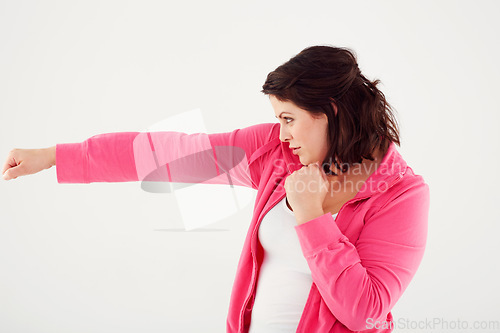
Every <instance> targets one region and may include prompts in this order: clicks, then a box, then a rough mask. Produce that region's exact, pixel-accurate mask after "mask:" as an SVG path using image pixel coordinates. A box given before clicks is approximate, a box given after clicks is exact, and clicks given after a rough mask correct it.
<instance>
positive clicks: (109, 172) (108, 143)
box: [56, 123, 276, 189]
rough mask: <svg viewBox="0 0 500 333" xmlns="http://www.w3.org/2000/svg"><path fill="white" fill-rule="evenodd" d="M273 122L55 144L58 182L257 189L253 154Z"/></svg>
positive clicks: (268, 136) (123, 134)
mask: <svg viewBox="0 0 500 333" xmlns="http://www.w3.org/2000/svg"><path fill="white" fill-rule="evenodd" d="M275 125H276V124H274V123H265V124H257V125H253V126H249V127H246V128H242V129H236V130H234V131H232V132H227V133H214V134H206V133H196V134H186V133H182V132H173V131H163V132H118V133H106V134H99V135H95V136H92V137H90V138H89V139H87V140H85V141H83V142H81V143H63V144H57V145H56V169H57V171H56V173H57V181H58V183H92V182H128V181H138V180H141V181H166V182H181V183H206V184H231V185H240V186H246V187H251V188H254V189H257V186H258V183H259V181H260V168H261V166H260V164H259V163H260V160H256V161H255V163H253V164H252V165H250V164H249V161H250V159H251V157H252V155H253V153H254V152H255V151H256V150H257V149H258V148H259V147H261V146H263V145H264V144H265V143H267V142H268V141H269V140H270V139H271V132H272V128H273V127H274V126H275Z"/></svg>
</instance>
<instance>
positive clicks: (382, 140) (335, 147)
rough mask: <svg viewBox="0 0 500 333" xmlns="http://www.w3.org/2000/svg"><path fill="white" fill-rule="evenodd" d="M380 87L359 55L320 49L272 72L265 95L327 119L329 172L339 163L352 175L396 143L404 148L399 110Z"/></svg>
mask: <svg viewBox="0 0 500 333" xmlns="http://www.w3.org/2000/svg"><path fill="white" fill-rule="evenodd" d="M379 82H380V81H379V80H375V81H373V82H372V81H370V80H368V79H367V78H366V77H365V76H364V75H363V74H361V71H360V69H359V68H358V64H357V60H356V54H355V52H354V51H352V50H350V49H348V48H340V47H333V46H322V45H319V46H311V47H308V48H305V49H304V50H302V51H301V52H300V53H299V54H297V55H296V56H294V57H292V58H291V59H290V60H288V61H287V62H285V63H284V64H282V65H281V66H279V67H278V68H276V69H275V70H274V71H272V72H270V73H269V74H268V75H267V79H266V82H265V83H264V85H263V86H262V92H263V93H264V94H266V95H273V96H275V97H276V98H277V99H278V100H280V101H282V102H292V103H294V104H295V105H297V106H298V107H299V108H301V109H304V110H306V111H309V112H310V113H311V114H312V115H313V116H319V115H321V114H322V113H323V114H326V115H327V117H328V140H329V141H330V143H331V146H330V150H329V151H328V154H327V158H326V160H325V161H323V167H324V169H325V172H327V173H330V172H329V171H330V170H329V165H330V164H329V163H332V161H333V163H335V165H336V166H337V168H338V169H339V170H342V172H346V171H347V170H348V168H349V166H350V165H351V164H353V163H356V162H357V163H361V161H362V158H366V159H369V160H372V161H373V160H374V158H373V156H372V152H373V151H374V150H375V149H376V148H377V147H380V149H381V151H382V152H383V153H384V154H385V153H386V152H387V149H388V147H389V143H390V142H394V143H396V144H397V145H398V146H400V142H399V129H398V124H397V121H396V118H395V117H394V115H393V113H392V110H393V108H392V107H391V106H390V104H389V103H387V101H386V99H385V96H384V94H383V93H382V92H381V91H380V90H379V89H377V84H378V83H379ZM332 103H334V104H335V105H336V106H337V115H335V111H334V108H333V106H332ZM335 156H336V158H335ZM340 165H341V166H342V167H340ZM330 174H331V173H330Z"/></svg>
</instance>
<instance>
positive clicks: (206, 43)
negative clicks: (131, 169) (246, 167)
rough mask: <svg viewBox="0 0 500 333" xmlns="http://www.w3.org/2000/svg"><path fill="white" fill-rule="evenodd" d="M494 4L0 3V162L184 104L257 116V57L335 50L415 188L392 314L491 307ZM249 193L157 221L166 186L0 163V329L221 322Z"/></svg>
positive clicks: (143, 122) (231, 124)
mask: <svg viewBox="0 0 500 333" xmlns="http://www.w3.org/2000/svg"><path fill="white" fill-rule="evenodd" d="M499 9H500V3H499V2H497V1H430V0H426V1H396V0H394V1H310V2H307V3H306V2H303V1H252V2H246V3H244V4H243V3H240V2H237V1H182V2H181V1H176V2H167V1H38V2H37V1H6V0H0V158H2V160H1V163H2V164H3V162H4V161H5V158H6V156H7V154H8V152H9V151H10V150H11V149H13V148H45V147H50V146H53V145H55V144H56V143H70V142H82V141H84V140H85V139H87V138H89V137H91V136H93V135H97V134H101V133H110V132H119V131H144V130H146V129H148V128H150V127H151V126H153V125H154V124H156V123H158V122H161V121H162V120H164V119H167V118H169V117H172V116H175V115H178V114H181V113H183V112H187V111H189V110H194V109H197V108H199V109H201V110H202V113H203V119H204V126H205V127H206V129H207V131H209V132H226V131H231V130H233V129H236V128H241V127H246V126H250V125H253V124H257V123H261V122H275V121H276V119H275V118H274V112H273V110H272V108H271V105H270V103H269V101H268V99H267V97H266V96H264V95H263V94H262V93H260V89H261V87H262V84H263V83H264V81H265V78H266V76H267V73H269V72H270V71H272V70H274V69H275V68H276V67H277V66H279V65H280V64H282V63H283V62H285V61H287V60H288V59H289V58H290V57H292V56H294V55H295V54H297V53H298V52H300V51H301V50H302V49H303V48H305V47H307V46H311V45H317V44H327V45H334V46H345V47H350V48H352V49H353V50H354V51H355V52H356V53H357V55H358V62H359V66H360V68H361V70H362V71H363V73H364V74H365V75H367V76H368V77H369V78H371V79H375V78H378V79H380V80H381V82H382V83H381V85H380V88H381V89H382V91H383V92H384V93H385V95H386V97H387V99H388V101H389V103H391V104H392V105H393V106H394V108H395V109H396V111H397V113H396V116H397V117H398V120H399V123H400V127H401V138H402V147H401V148H398V150H399V151H400V152H401V153H402V155H403V157H404V158H405V160H406V161H407V162H408V164H409V165H410V166H411V167H412V168H413V170H414V171H415V172H416V173H417V174H421V175H423V176H424V179H425V180H426V182H427V183H428V184H429V186H430V190H431V206H430V214H429V235H428V245H427V249H426V254H425V257H424V259H423V261H422V264H421V266H420V268H419V271H418V273H417V274H416V276H415V277H414V279H413V281H412V283H411V284H410V286H409V287H408V289H407V290H406V292H405V293H404V295H403V297H402V298H401V299H400V300H399V302H398V303H397V304H396V306H395V307H394V308H393V310H392V313H393V315H394V317H395V320H396V322H397V321H398V320H402V319H404V320H406V321H407V322H410V324H411V323H417V324H418V323H419V322H421V321H426V320H427V321H428V320H434V319H435V318H442V320H444V321H449V322H456V321H457V320H460V321H468V322H470V323H472V322H473V321H480V320H483V321H494V320H496V321H498V320H500V297H499V296H500V288H499V285H498V283H497V281H498V280H499V275H500V274H499V273H500V269H499V259H498V255H499V254H500V245H499V242H498V234H499V231H500V227H499V222H500V221H499V218H498V212H497V211H496V208H495V207H497V206H496V205H497V204H498V201H499V199H500V196H499V194H498V187H499V186H500V181H499V177H498V174H497V172H498V171H497V165H498V162H499V155H498V152H499V143H500V134H499V132H500V131H498V129H497V128H496V127H497V126H498V123H499V120H500V119H499V116H498V114H499V111H500V110H499V107H498V101H497V98H496V96H497V95H498V91H499V88H500V87H499V84H498V77H499V75H500V70H499V65H498V59H500V48H499V46H498V31H500V23H499V20H498V13H499V12H500V11H499ZM185 126H186V127H185V128H184V127H183V126H182V125H181V126H179V128H178V130H179V131H184V130H188V129H189V126H190V124H189V123H186V124H185ZM194 204H195V205H196V203H194ZM252 210H253V201H251V202H248V203H247V204H246V205H245V206H244V207H240V210H239V211H237V212H236V213H234V214H233V215H231V216H227V217H225V218H223V219H221V220H220V221H218V222H215V223H214V224H212V225H210V228H211V229H210V230H208V229H206V230H204V231H205V232H203V230H199V231H196V230H193V231H190V232H180V231H178V230H177V232H175V229H176V228H179V227H180V226H181V222H179V221H180V220H181V215H180V210H179V207H178V206H177V204H176V202H175V200H173V197H172V194H158V193H156V194H155V193H148V192H146V191H143V190H141V187H140V184H139V183H138V182H128V183H91V184H58V183H57V180H56V168H55V167H54V168H51V169H49V170H45V171H43V172H41V173H39V174H36V175H30V176H26V177H20V178H18V179H16V180H11V181H4V180H3V179H0V269H1V270H0V272H1V273H0V332H9V333H10V332H38V333H40V332H51V333H52V332H78V333H79V332H122V333H123V332H224V331H225V322H226V314H227V309H228V306H229V297H230V292H231V287H232V283H233V279H234V274H235V271H236V266H237V263H238V258H239V255H240V252H241V248H242V246H243V241H244V238H245V235H246V232H247V228H248V226H249V223H250V219H251V216H252ZM208 231H210V232H208ZM452 324H453V323H452ZM411 325H415V324H411ZM420 326H422V325H420ZM433 328H434V329H433V331H440V329H439V327H433ZM396 331H399V332H410V331H413V332H428V331H430V330H429V329H428V327H420V328H418V327H417V328H416V329H413V330H410V329H409V328H408V327H404V326H398V329H397V330H396ZM475 331H476V332H477V331H481V330H475ZM484 331H488V332H490V331H491V332H492V330H484Z"/></svg>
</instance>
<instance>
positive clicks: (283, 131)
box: [280, 126, 290, 142]
mask: <svg viewBox="0 0 500 333" xmlns="http://www.w3.org/2000/svg"><path fill="white" fill-rule="evenodd" d="M280 140H281V141H283V142H285V141H287V140H290V133H289V132H288V131H287V130H286V129H285V128H283V126H280Z"/></svg>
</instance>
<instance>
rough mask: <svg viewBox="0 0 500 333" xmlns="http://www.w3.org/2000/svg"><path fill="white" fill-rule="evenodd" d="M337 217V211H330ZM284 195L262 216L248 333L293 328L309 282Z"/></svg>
mask: <svg viewBox="0 0 500 333" xmlns="http://www.w3.org/2000/svg"><path fill="white" fill-rule="evenodd" d="M332 216H333V217H334V218H336V216H337V214H333V215H332ZM296 225H297V220H296V219H295V216H294V213H293V212H292V211H291V210H290V208H288V206H287V204H286V196H285V198H283V200H281V201H280V202H279V203H278V204H276V205H275V206H274V207H273V208H272V209H271V210H270V211H269V212H267V214H266V215H265V216H264V218H263V219H262V222H261V224H260V227H259V240H260V243H261V244H262V247H263V248H264V260H263V262H262V266H261V268H260V273H259V279H258V283H257V291H256V295H255V303H254V306H253V310H252V319H251V322H250V330H249V333H271V332H272V333H281V332H295V331H296V330H297V325H298V324H299V321H300V317H301V316H302V311H303V310H304V306H305V304H306V301H307V297H308V296H309V291H310V289H311V285H312V278H311V271H310V270H309V266H308V265H307V261H306V259H305V258H304V255H303V253H302V249H301V247H300V243H299V238H298V236H297V233H296V231H295V226H296Z"/></svg>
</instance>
